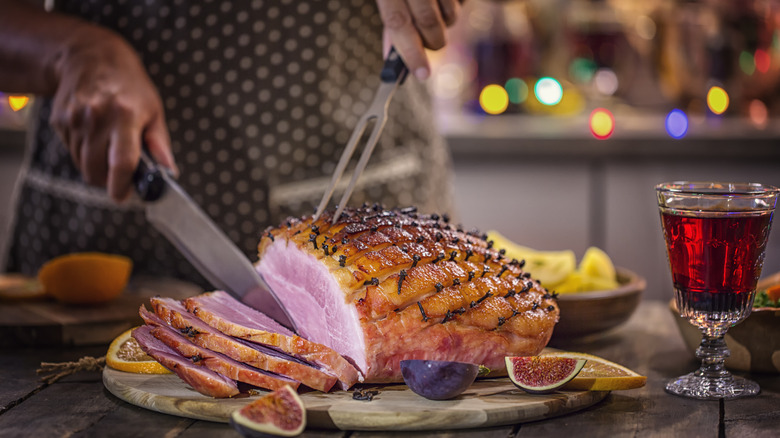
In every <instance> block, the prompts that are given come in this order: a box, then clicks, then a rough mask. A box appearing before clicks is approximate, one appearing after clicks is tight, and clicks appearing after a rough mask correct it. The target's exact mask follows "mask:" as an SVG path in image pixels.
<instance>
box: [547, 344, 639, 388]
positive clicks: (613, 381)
mask: <svg viewBox="0 0 780 438" xmlns="http://www.w3.org/2000/svg"><path fill="white" fill-rule="evenodd" d="M543 356H556V357H567V358H571V359H577V360H579V359H585V360H587V362H586V363H585V366H584V367H583V368H582V371H580V373H579V374H577V377H575V378H574V379H572V380H570V381H569V382H568V383H567V384H566V385H564V389H575V390H586V391H616V390H621V389H635V388H641V387H643V386H645V383H646V382H647V377H646V376H642V375H640V374H638V373H636V372H634V371H632V370H630V369H628V368H626V367H624V366H622V365H618V364H616V363H614V362H610V361H608V360H606V359H603V358H601V357H598V356H594V355H592V354H586V353H572V352H568V351H556V352H552V353H545V354H544V355H543Z"/></svg>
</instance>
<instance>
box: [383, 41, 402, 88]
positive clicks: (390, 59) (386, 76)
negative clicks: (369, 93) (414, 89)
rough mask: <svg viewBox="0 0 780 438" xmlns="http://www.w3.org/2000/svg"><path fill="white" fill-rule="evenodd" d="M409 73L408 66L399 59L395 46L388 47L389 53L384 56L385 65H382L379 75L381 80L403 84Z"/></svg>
mask: <svg viewBox="0 0 780 438" xmlns="http://www.w3.org/2000/svg"><path fill="white" fill-rule="evenodd" d="M408 75H409V68H408V67H406V64H404V60H403V59H401V55H399V54H398V52H397V51H396V50H395V46H391V47H390V53H388V54H387V58H385V65H384V67H382V73H380V74H379V77H380V78H381V79H382V82H396V81H399V79H400V82H399V84H403V83H404V81H405V80H406V77H407V76H408Z"/></svg>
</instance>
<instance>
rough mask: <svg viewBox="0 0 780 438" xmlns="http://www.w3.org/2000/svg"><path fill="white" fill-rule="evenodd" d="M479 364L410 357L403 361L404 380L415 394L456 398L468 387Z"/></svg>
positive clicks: (433, 397)
mask: <svg viewBox="0 0 780 438" xmlns="http://www.w3.org/2000/svg"><path fill="white" fill-rule="evenodd" d="M477 373H479V365H476V364H472V363H465V362H450V361H440V360H421V359H409V360H402V361H401V374H402V375H403V377H404V382H406V384H407V385H408V386H409V389H411V390H412V391H413V392H414V393H415V394H418V395H421V396H423V397H425V398H427V399H430V400H448V399H451V398H455V397H457V396H458V395H460V394H461V393H463V391H465V390H466V389H468V387H469V386H471V384H472V383H474V379H476V378H477Z"/></svg>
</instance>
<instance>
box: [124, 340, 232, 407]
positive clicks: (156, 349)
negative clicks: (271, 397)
mask: <svg viewBox="0 0 780 438" xmlns="http://www.w3.org/2000/svg"><path fill="white" fill-rule="evenodd" d="M151 332H152V328H151V327H150V326H142V327H138V328H137V329H135V330H133V333H132V336H133V338H135V340H136V341H138V345H140V346H141V349H143V350H144V352H145V353H146V354H148V355H149V356H151V357H153V358H154V359H155V360H156V361H157V362H160V363H161V364H162V365H163V366H164V367H165V368H168V369H169V370H171V371H173V372H174V373H176V375H177V376H179V377H180V378H181V379H182V380H184V381H185V382H187V383H188V384H189V385H190V386H192V388H193V389H195V390H196V391H198V392H199V393H201V394H204V395H208V396H211V397H216V398H224V397H232V396H234V395H236V394H238V393H239V391H238V386H237V385H236V382H234V381H233V380H231V379H229V378H227V377H225V376H223V375H221V374H218V373H215V372H214V371H211V370H209V369H207V368H204V367H200V366H197V365H194V364H193V363H192V362H191V361H190V360H189V359H187V358H186V357H184V356H182V355H181V354H179V353H178V352H176V351H174V350H173V349H172V348H170V347H168V346H167V345H165V344H164V343H162V342H161V341H160V340H159V339H157V338H155V337H154V335H152V333H151Z"/></svg>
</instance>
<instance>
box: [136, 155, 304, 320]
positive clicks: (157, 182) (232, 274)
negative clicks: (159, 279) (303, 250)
mask: <svg viewBox="0 0 780 438" xmlns="http://www.w3.org/2000/svg"><path fill="white" fill-rule="evenodd" d="M133 182H134V185H135V190H136V192H137V193H138V195H139V196H140V197H141V199H143V200H144V201H145V213H146V219H147V220H148V221H149V223H151V224H152V225H153V226H154V227H155V228H156V229H157V230H158V231H159V232H160V233H162V235H163V236H165V237H166V238H167V239H168V240H169V241H170V242H171V243H172V244H173V245H174V246H175V247H176V249H178V250H179V252H181V253H182V254H183V255H184V256H185V257H186V258H187V260H189V261H190V263H192V264H193V266H195V268H196V269H197V270H198V271H199V272H200V273H201V274H202V275H203V277H205V278H206V280H208V281H209V282H210V283H211V284H212V285H213V286H214V287H215V288H217V289H221V290H224V291H225V292H228V293H229V294H231V295H233V296H234V297H236V298H237V299H239V300H241V301H243V302H244V303H246V304H248V305H250V306H252V307H254V308H256V309H257V310H259V311H261V312H263V313H264V314H266V315H268V316H270V317H271V318H273V319H275V320H276V321H277V322H279V323H280V324H282V325H284V326H285V327H288V328H290V329H292V330H296V327H295V323H294V321H293V320H292V318H290V316H289V315H288V314H287V312H286V311H285V309H284V307H283V306H282V305H281V303H280V301H279V300H278V299H277V298H276V295H274V293H273V291H272V290H271V288H270V287H269V286H268V284H266V282H265V280H263V278H262V277H261V276H260V274H259V273H258V272H257V271H256V270H255V268H254V266H252V263H251V262H250V261H249V259H247V258H246V256H245V255H244V253H243V252H241V250H239V249H238V247H236V245H235V244H234V243H233V242H232V241H231V240H230V239H229V238H228V237H227V236H226V235H225V233H223V232H222V231H221V230H220V229H219V228H218V227H217V226H216V224H214V222H213V221H212V220H211V219H210V218H209V217H208V216H207V215H206V213H204V212H203V210H201V209H200V207H198V205H197V204H195V202H194V201H193V200H192V199H191V198H190V197H189V196H188V195H187V193H185V192H184V190H183V189H182V188H181V187H180V186H179V185H178V184H176V182H175V181H174V180H173V178H172V177H171V176H170V175H169V174H168V172H167V171H165V170H163V169H161V168H160V167H158V166H157V164H156V163H155V162H154V161H153V160H152V159H151V158H150V157H149V156H148V155H147V154H146V152H145V151H142V152H141V160H140V161H139V164H138V167H137V168H136V171H135V173H134V175H133ZM296 331H297V330H296Z"/></svg>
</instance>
